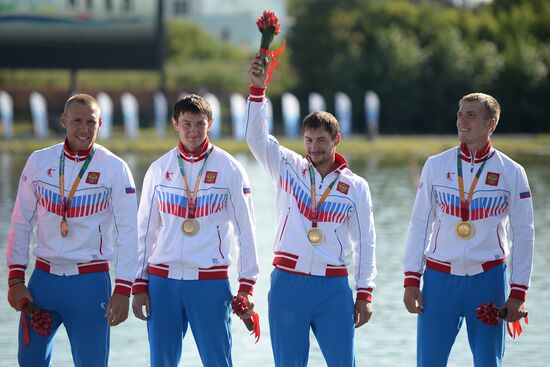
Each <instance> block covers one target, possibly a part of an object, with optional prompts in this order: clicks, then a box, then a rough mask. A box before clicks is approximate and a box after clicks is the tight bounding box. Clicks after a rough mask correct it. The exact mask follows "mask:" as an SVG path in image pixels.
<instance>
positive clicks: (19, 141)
mask: <svg viewBox="0 0 550 367" xmlns="http://www.w3.org/2000/svg"><path fill="white" fill-rule="evenodd" d="M172 133H173V132H172V131H168V132H167V137H166V138H158V137H157V136H156V135H155V132H154V130H152V129H144V130H141V131H140V134H139V137H138V138H137V139H136V140H129V139H126V138H125V137H124V136H123V134H122V132H120V131H117V132H115V133H114V136H113V138H112V139H110V140H103V141H101V140H99V141H98V142H99V143H100V144H102V145H104V146H106V147H107V148H109V149H111V150H112V151H114V152H115V153H125V152H135V153H143V154H148V153H152V154H158V153H162V152H165V151H167V150H169V149H171V148H172V147H173V146H174V144H175V139H176V136H175V134H172ZM62 138H63V136H61V135H59V136H55V137H52V138H51V139H46V140H37V139H34V138H32V137H31V136H30V134H23V135H20V136H18V137H16V138H13V139H0V151H2V152H11V153H21V154H28V153H30V152H32V151H33V150H37V149H41V148H44V147H47V146H49V145H52V144H55V143H57V142H59V141H60V140H61V139H62ZM213 142H214V143H215V144H216V145H218V146H220V147H221V148H223V149H225V150H227V151H228V152H230V153H239V152H248V151H249V150H248V147H247V145H246V143H245V142H243V141H236V140H233V139H230V138H223V139H217V140H213ZM280 142H281V144H282V145H284V146H286V147H288V148H290V149H293V150H295V151H297V152H303V143H302V140H300V139H297V140H289V139H284V138H280ZM456 144H457V138H456V136H426V135H422V136H419V135H415V136H381V137H380V138H379V139H377V140H374V141H371V140H368V139H366V138H365V137H361V136H353V137H349V138H344V139H343V140H342V143H341V144H340V146H339V147H338V150H339V151H340V152H342V153H343V154H345V155H346V156H348V157H350V158H361V157H376V158H380V159H382V160H411V159H413V160H414V159H418V160H422V159H425V158H426V157H428V156H430V155H433V154H437V153H439V152H441V151H443V150H446V149H448V148H451V147H453V146H455V145H456ZM493 145H494V146H495V147H496V148H497V149H499V150H500V151H502V152H504V153H505V154H507V155H509V156H511V157H512V158H514V159H531V158H549V159H550V135H549V134H544V135H498V134H497V135H495V136H494V138H493Z"/></svg>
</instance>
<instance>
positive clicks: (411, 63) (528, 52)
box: [289, 0, 550, 133]
mask: <svg viewBox="0 0 550 367" xmlns="http://www.w3.org/2000/svg"><path fill="white" fill-rule="evenodd" d="M439 3H441V4H434V2H433V1H430V2H427V1H420V2H418V1H417V2H411V1H405V0H392V1H382V0H367V1H360V0H340V1H330V0H302V1H294V2H292V3H291V8H290V9H291V10H292V11H293V12H294V17H295V25H294V27H293V29H292V32H291V34H290V35H289V44H290V46H291V47H292V49H293V50H294V52H293V54H292V56H293V57H292V62H293V65H294V67H295V68H296V70H297V74H298V75H299V76H300V83H299V84H298V86H297V87H296V90H295V92H296V93H297V94H298V95H299V96H301V97H302V100H304V99H306V98H303V97H306V96H307V95H308V94H309V93H310V92H313V91H315V92H319V93H321V94H323V95H324V96H325V98H326V99H327V102H328V105H329V106H331V102H332V99H331V98H332V96H333V95H334V93H335V92H336V91H344V92H346V93H348V94H349V95H350V97H351V98H352V101H353V102H354V117H355V119H354V120H355V124H356V128H358V129H361V125H363V122H362V121H363V111H362V110H363V104H362V100H363V97H364V93H365V91H366V90H369V89H370V90H374V91H376V92H377V93H378V94H379V96H380V99H381V103H382V104H381V108H382V111H381V112H382V117H381V119H382V124H381V129H382V131H383V132H391V133H408V132H431V133H444V132H453V131H455V124H454V120H455V113H456V110H457V102H458V100H459V99H460V98H461V97H462V96H463V95H465V94H467V93H470V92H473V91H481V92H485V93H489V94H492V95H494V96H495V97H496V98H497V99H498V100H499V101H500V102H501V105H502V108H503V114H502V121H504V122H503V123H502V124H500V125H499V131H500V132H539V131H549V130H550V128H549V126H548V124H546V123H545V120H546V118H547V116H548V114H549V113H550V103H548V101H547V100H548V98H550V94H549V92H550V79H549V71H550V27H548V24H550V2H548V1H543V0H531V1H513V0H500V1H499V0H495V1H494V2H493V3H492V4H491V5H490V6H483V7H479V8H476V9H461V8H454V7H449V6H446V5H445V4H443V2H439ZM329 109H330V107H329Z"/></svg>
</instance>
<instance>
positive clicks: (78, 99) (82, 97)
mask: <svg viewBox="0 0 550 367" xmlns="http://www.w3.org/2000/svg"><path fill="white" fill-rule="evenodd" d="M74 103H80V104H83V105H86V106H90V107H92V108H97V110H98V111H99V112H100V113H101V109H100V108H99V102H98V101H97V99H95V98H94V97H92V96H90V95H89V94H84V93H81V94H75V95H74V96H72V97H71V98H69V99H68V100H67V102H65V107H64V108H63V112H64V113H67V111H68V110H69V108H70V107H71V106H72V105H73V104H74Z"/></svg>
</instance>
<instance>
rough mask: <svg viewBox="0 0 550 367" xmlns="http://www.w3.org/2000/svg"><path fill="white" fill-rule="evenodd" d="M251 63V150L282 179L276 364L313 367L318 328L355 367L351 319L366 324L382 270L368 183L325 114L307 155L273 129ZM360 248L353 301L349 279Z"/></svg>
mask: <svg viewBox="0 0 550 367" xmlns="http://www.w3.org/2000/svg"><path fill="white" fill-rule="evenodd" d="M260 70H261V61H259V60H258V59H257V58H255V59H254V60H252V63H251V65H250V68H249V72H248V76H249V79H250V82H251V86H250V98H249V100H248V113H247V117H248V118H247V121H246V141H247V143H248V146H249V147H250V150H251V151H252V153H253V154H254V156H255V157H256V159H257V160H258V162H259V163H260V164H261V165H262V166H263V167H264V169H265V170H266V171H267V172H268V174H269V175H270V176H271V178H272V179H273V180H274V181H275V183H276V185H277V198H276V205H277V222H276V225H277V237H276V239H275V244H274V252H275V258H274V260H273V265H274V267H275V269H274V270H273V272H272V274H271V289H270V291H269V298H268V301H269V325H270V333H271V342H272V347H273V354H274V358H275V365H276V366H306V365H307V361H308V353H309V332H310V329H311V330H313V332H314V334H315V336H316V338H317V341H318V342H319V346H320V348H321V351H322V353H323V356H324V357H325V360H326V361H327V364H328V366H330V367H333V366H346V367H347V366H354V365H355V353H354V345H353V339H354V326H355V327H360V326H362V325H363V324H365V323H366V322H368V321H369V319H370V317H371V315H372V312H373V309H372V304H371V301H372V291H373V288H374V286H375V285H374V281H373V280H374V277H375V276H376V263H375V230H374V219H373V209H372V202H371V196H370V192H369V186H368V184H367V182H366V181H365V180H364V179H363V178H361V177H359V176H357V175H356V174H354V173H353V172H352V171H351V170H350V169H349V168H348V166H347V162H346V160H345V159H344V157H343V156H341V155H340V154H338V153H336V146H337V145H338V143H339V142H340V139H341V137H340V128H339V124H338V121H337V120H336V118H335V117H334V116H332V115H331V114H329V113H327V112H317V113H312V114H310V115H309V116H307V117H306V118H305V119H304V122H303V125H302V130H303V134H304V145H305V149H306V153H307V155H306V156H305V157H304V156H301V155H299V154H297V153H295V152H293V151H291V150H289V149H287V148H285V147H282V146H281V145H279V143H278V141H277V140H276V139H275V138H274V137H273V136H271V135H269V134H268V131H267V119H266V116H267V110H268V108H267V101H266V99H265V90H266V85H265V80H266V75H265V74H263V75H260V76H258V74H259V73H260ZM351 253H353V265H354V266H353V267H354V270H355V283H356V289H357V294H356V300H355V303H354V301H353V295H352V291H351V289H350V286H349V284H348V271H347V265H348V260H347V257H348V256H349V255H350V254H351Z"/></svg>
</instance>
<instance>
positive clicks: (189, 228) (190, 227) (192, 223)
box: [181, 218, 200, 236]
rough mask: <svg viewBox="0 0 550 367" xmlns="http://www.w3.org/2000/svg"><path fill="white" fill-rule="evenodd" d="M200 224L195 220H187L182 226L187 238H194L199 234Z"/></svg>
mask: <svg viewBox="0 0 550 367" xmlns="http://www.w3.org/2000/svg"><path fill="white" fill-rule="evenodd" d="M199 227H200V226H199V222H198V221H197V220H196V219H194V218H187V219H186V220H184V221H183V224H182V225H181V230H182V231H183V233H185V234H186V235H187V236H194V235H196V234H197V233H198V232H199Z"/></svg>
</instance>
